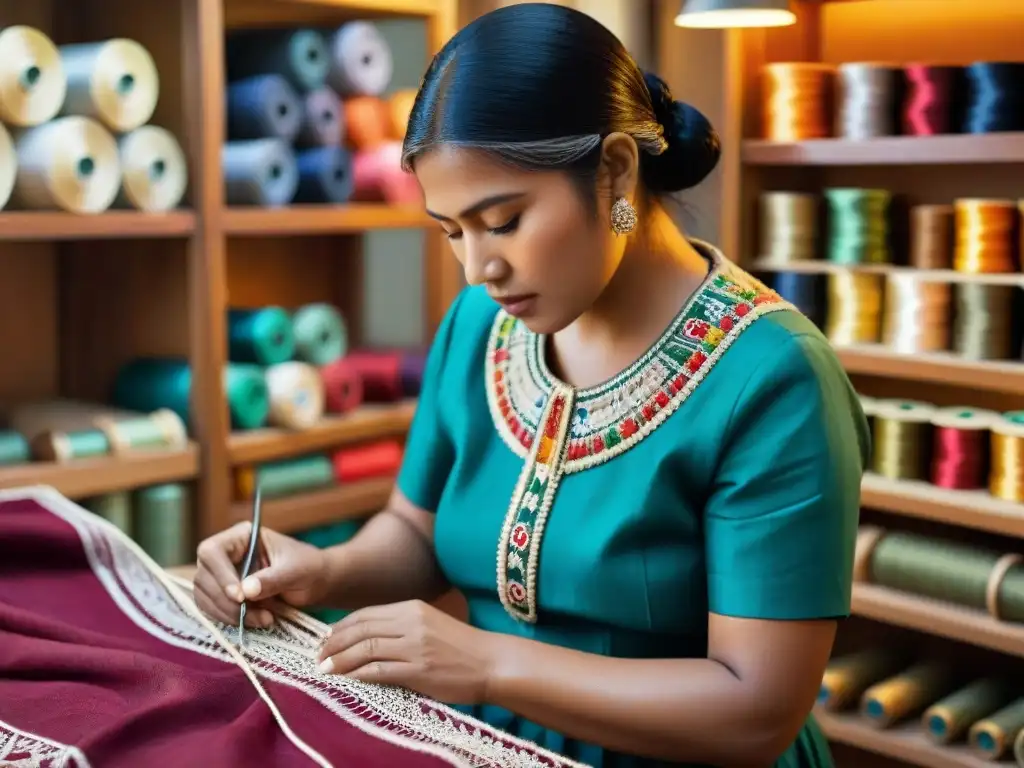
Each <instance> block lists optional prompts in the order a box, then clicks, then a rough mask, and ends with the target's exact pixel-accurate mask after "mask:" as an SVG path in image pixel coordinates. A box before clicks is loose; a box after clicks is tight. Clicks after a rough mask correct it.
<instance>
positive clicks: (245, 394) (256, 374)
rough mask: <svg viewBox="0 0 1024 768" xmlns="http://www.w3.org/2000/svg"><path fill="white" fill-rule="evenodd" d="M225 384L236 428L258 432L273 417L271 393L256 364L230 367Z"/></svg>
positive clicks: (230, 365) (228, 367)
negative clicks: (256, 430) (271, 415)
mask: <svg viewBox="0 0 1024 768" xmlns="http://www.w3.org/2000/svg"><path fill="white" fill-rule="evenodd" d="M222 381H223V383H224V390H225V392H226V394H227V401H228V413H229V414H230V415H231V426H232V428H233V429H258V428H259V427H262V426H264V425H265V424H266V423H267V419H268V418H269V416H270V391H269V388H268V385H267V380H266V378H265V377H264V375H263V371H262V370H261V369H260V368H259V367H257V366H255V365H237V364H234V363H231V364H229V365H228V366H227V367H226V369H225V371H224V374H223V378H222Z"/></svg>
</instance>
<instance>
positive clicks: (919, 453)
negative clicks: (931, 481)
mask: <svg viewBox="0 0 1024 768" xmlns="http://www.w3.org/2000/svg"><path fill="white" fill-rule="evenodd" d="M934 415H935V408H934V406H931V405H929V404H928V403H919V402H917V401H914V400H880V401H878V403H877V404H876V407H875V417H874V431H873V432H872V443H873V444H874V451H873V452H872V469H873V470H874V471H875V472H876V473H877V474H879V475H881V476H882V477H887V478H889V479H890V480H925V479H926V478H927V477H928V470H929V464H930V463H931V435H932V425H931V421H932V418H933V417H934Z"/></svg>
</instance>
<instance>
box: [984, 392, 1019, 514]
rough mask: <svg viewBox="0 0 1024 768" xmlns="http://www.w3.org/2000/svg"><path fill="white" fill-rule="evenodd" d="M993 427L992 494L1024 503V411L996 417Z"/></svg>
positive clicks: (989, 486)
mask: <svg viewBox="0 0 1024 768" xmlns="http://www.w3.org/2000/svg"><path fill="white" fill-rule="evenodd" d="M991 430H992V432H991V443H990V447H991V453H992V465H991V467H990V470H989V480H988V490H989V493H991V494H992V495H993V496H995V497H996V498H999V499H1004V500H1006V501H1016V502H1024V411H1011V412H1009V413H1004V414H1002V415H1001V416H1000V417H999V418H997V419H994V420H993V422H992V427H991Z"/></svg>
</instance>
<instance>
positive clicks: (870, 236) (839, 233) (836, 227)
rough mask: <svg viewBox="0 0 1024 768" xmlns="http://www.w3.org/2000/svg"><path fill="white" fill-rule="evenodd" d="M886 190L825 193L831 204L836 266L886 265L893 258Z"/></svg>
mask: <svg viewBox="0 0 1024 768" xmlns="http://www.w3.org/2000/svg"><path fill="white" fill-rule="evenodd" d="M891 197H892V196H891V195H890V193H889V192H888V191H886V190H884V189H855V188H839V187H834V188H832V189H826V190H825V199H826V200H827V201H828V204H829V226H828V233H829V235H828V246H827V255H828V260H829V261H831V262H832V263H834V264H847V265H850V264H884V263H886V262H888V261H889V260H890V258H889V221H888V216H889V203H890V200H891Z"/></svg>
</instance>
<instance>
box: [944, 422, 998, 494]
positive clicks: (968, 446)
mask: <svg viewBox="0 0 1024 768" xmlns="http://www.w3.org/2000/svg"><path fill="white" fill-rule="evenodd" d="M996 418H997V414H996V413H994V412H993V411H985V410H976V409H973V408H942V409H940V410H938V411H937V412H936V413H935V415H934V416H933V417H932V442H933V446H932V466H931V481H932V484H933V485H937V486H939V487H940V488H951V489H956V490H972V489H977V488H985V487H987V485H988V466H989V442H990V434H989V433H990V430H991V427H992V424H993V423H994V421H995V419H996Z"/></svg>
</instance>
